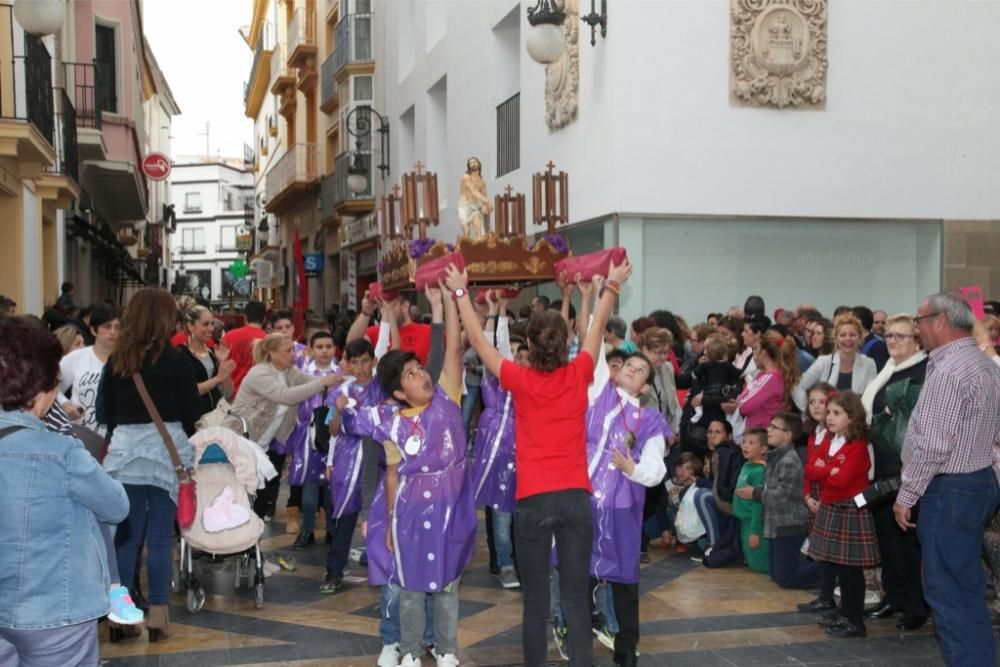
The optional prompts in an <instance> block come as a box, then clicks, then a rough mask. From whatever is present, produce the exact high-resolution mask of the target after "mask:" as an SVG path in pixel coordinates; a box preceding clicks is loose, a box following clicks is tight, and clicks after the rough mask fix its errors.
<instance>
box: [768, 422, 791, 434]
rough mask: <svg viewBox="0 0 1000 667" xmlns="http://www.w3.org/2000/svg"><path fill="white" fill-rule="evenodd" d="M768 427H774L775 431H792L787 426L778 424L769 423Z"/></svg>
mask: <svg viewBox="0 0 1000 667" xmlns="http://www.w3.org/2000/svg"><path fill="white" fill-rule="evenodd" d="M767 427H768V428H773V429H774V430H775V431H784V432H785V433H790V432H791V430H792V429H790V428H785V427H784V426H778V425H777V424H768V425H767Z"/></svg>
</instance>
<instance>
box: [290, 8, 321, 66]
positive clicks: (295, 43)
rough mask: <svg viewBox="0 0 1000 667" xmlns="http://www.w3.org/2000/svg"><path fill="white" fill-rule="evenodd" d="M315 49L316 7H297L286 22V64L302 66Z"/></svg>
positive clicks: (312, 55)
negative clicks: (288, 21) (287, 22)
mask: <svg viewBox="0 0 1000 667" xmlns="http://www.w3.org/2000/svg"><path fill="white" fill-rule="evenodd" d="M317 50H318V48H317V46H316V7H315V5H307V6H305V7H299V8H298V9H296V10H295V14H294V15H293V16H292V20H291V22H290V23H289V24H288V66H289V67H302V66H303V65H304V64H305V62H306V60H307V59H308V58H309V57H315V56H316V52H317Z"/></svg>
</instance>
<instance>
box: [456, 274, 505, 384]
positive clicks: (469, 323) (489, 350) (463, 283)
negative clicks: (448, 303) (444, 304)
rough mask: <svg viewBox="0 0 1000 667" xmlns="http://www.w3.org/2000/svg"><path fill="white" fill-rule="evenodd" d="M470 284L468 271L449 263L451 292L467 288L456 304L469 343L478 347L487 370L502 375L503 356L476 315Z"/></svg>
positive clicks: (477, 351)
mask: <svg viewBox="0 0 1000 667" xmlns="http://www.w3.org/2000/svg"><path fill="white" fill-rule="evenodd" d="M468 285H469V275H468V273H466V272H465V271H459V270H458V269H457V268H456V267H455V265H454V264H450V265H448V278H447V279H446V281H445V286H446V287H447V288H448V290H449V292H451V293H452V294H454V293H455V290H457V289H459V288H461V289H463V290H465V294H463V295H462V297H461V298H459V299H457V300H456V301H455V304H456V305H457V306H458V314H459V316H460V317H461V319H462V326H463V327H465V335H466V336H467V337H468V339H469V344H470V345H472V347H474V348H475V349H476V353H477V354H478V355H479V359H480V361H482V362H483V366H485V367H486V370H488V371H489V372H490V373H492V374H493V375H495V376H496V377H500V365H501V364H502V363H503V357H501V356H500V353H499V352H497V351H496V349H495V348H494V347H493V343H492V342H491V341H488V340H486V335H485V334H484V333H483V327H482V325H481V324H480V323H479V318H478V317H477V316H476V309H475V307H473V305H472V299H470V298H469V291H468ZM459 365H461V356H460V357H459Z"/></svg>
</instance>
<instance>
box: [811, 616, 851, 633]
mask: <svg viewBox="0 0 1000 667" xmlns="http://www.w3.org/2000/svg"><path fill="white" fill-rule="evenodd" d="M846 622H847V619H846V618H844V617H843V616H841V615H840V613H839V612H838V613H837V614H835V615H832V616H825V617H823V618H821V619H820V620H819V621H817V622H816V625H818V626H819V627H821V628H823V629H824V630H825V629H827V628H832V627H834V626H837V625H840V624H842V623H846Z"/></svg>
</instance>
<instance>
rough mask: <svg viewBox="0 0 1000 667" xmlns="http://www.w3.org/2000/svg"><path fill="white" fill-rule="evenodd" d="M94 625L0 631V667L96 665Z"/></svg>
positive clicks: (97, 657) (93, 623)
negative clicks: (19, 666)
mask: <svg viewBox="0 0 1000 667" xmlns="http://www.w3.org/2000/svg"><path fill="white" fill-rule="evenodd" d="M99 662H100V657H99V656H98V649H97V621H84V622H83V623H77V624H76V625H64V626H62V627H61V628H50V629H48V630H10V629H8V628H0V665H16V664H19V663H20V664H22V665H32V666H34V667H63V665H88V666H89V665H97V664H98V663H99Z"/></svg>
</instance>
